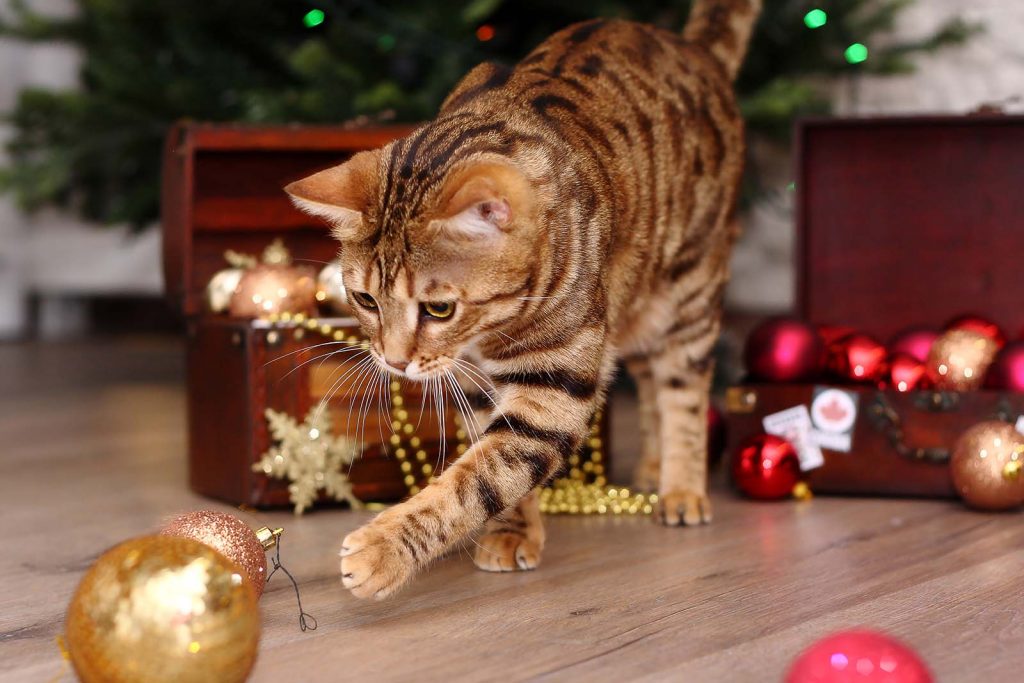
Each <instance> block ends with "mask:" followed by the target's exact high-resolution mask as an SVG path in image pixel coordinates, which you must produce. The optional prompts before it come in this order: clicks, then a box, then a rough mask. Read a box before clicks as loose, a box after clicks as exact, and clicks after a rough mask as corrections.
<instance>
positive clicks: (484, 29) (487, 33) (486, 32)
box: [476, 24, 494, 43]
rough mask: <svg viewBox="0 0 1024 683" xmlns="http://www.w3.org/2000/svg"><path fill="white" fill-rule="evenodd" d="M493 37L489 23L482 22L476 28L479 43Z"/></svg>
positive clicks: (492, 28) (492, 29) (492, 30)
mask: <svg viewBox="0 0 1024 683" xmlns="http://www.w3.org/2000/svg"><path fill="white" fill-rule="evenodd" d="M493 37H494V27H493V26H491V25H490V24H484V25H483V26H481V27H480V28H478V29H477V30H476V38H477V40H479V41H480V42H481V43H486V42H487V41H488V40H490V39H491V38H493Z"/></svg>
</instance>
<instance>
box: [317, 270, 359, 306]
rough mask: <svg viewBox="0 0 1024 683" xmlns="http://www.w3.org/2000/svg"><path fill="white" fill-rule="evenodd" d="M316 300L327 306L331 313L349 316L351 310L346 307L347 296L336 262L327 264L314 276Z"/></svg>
mask: <svg viewBox="0 0 1024 683" xmlns="http://www.w3.org/2000/svg"><path fill="white" fill-rule="evenodd" d="M316 300H317V302H318V303H320V304H324V305H326V306H328V307H329V308H330V309H331V310H332V311H333V312H335V313H338V314H341V315H351V314H352V308H351V307H350V306H349V305H348V295H347V294H346V293H345V284H344V282H343V281H342V277H341V264H340V263H338V262H337V261H335V262H333V263H328V264H327V265H326V266H324V267H323V268H322V269H321V270H320V274H319V275H317V276H316Z"/></svg>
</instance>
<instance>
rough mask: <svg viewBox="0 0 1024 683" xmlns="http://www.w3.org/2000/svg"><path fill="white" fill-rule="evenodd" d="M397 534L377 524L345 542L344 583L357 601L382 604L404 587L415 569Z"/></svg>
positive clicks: (362, 529)
mask: <svg viewBox="0 0 1024 683" xmlns="http://www.w3.org/2000/svg"><path fill="white" fill-rule="evenodd" d="M399 546H400V543H399V541H398V540H397V538H396V537H395V536H394V534H393V533H391V532H388V531H387V530H385V529H381V528H379V526H378V525H375V524H373V523H370V524H367V525H366V526H364V527H361V528H359V529H356V530H355V531H353V532H352V533H350V534H349V535H348V536H346V537H345V540H343V541H342V542H341V583H342V585H343V586H345V588H347V589H349V590H350V591H352V595H354V596H356V597H357V598H374V599H375V600H381V599H383V598H386V597H388V596H389V595H391V594H392V593H394V592H395V591H396V590H398V589H399V588H401V587H402V584H404V583H405V582H406V581H408V580H409V577H411V576H412V573H413V569H414V568H413V566H412V564H411V563H410V562H409V559H408V558H407V557H406V556H405V555H404V554H403V553H402V551H401V549H400V547H399Z"/></svg>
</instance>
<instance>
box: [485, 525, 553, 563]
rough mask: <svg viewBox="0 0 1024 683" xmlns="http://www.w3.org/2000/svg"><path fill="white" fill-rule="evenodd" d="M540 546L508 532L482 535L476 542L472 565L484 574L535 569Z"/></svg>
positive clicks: (519, 535) (538, 560)
mask: <svg viewBox="0 0 1024 683" xmlns="http://www.w3.org/2000/svg"><path fill="white" fill-rule="evenodd" d="M540 550H541V549H540V546H539V545H538V544H537V543H536V542H535V541H531V540H530V539H528V538H526V537H525V536H523V535H521V534H517V533H513V532H508V531H494V532H491V533H487V534H484V535H483V536H481V537H480V539H479V540H478V541H477V546H476V552H475V553H474V555H473V563H474V564H475V565H476V566H477V567H479V568H480V569H483V570H484V571H486V572H514V571H516V570H517V569H522V570H526V569H536V568H537V565H539V564H540Z"/></svg>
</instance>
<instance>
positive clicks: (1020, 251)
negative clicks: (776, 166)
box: [796, 114, 1024, 340]
mask: <svg viewBox="0 0 1024 683" xmlns="http://www.w3.org/2000/svg"><path fill="white" fill-rule="evenodd" d="M797 137H798V148H797V149H798V154H797V169H796V186H797V240H798V257H797V260H798V271H797V272H798V276H797V283H798V284H797V288H798V294H797V299H798V305H799V309H800V313H801V314H802V315H803V316H804V317H806V318H807V319H809V320H811V321H813V322H815V323H819V324H832V325H845V326H851V327H854V328H857V329H861V330H864V331H867V332H870V333H872V334H874V335H876V336H878V337H880V338H881V339H883V340H884V339H886V338H888V337H889V336H890V335H892V334H894V333H896V332H897V331H899V330H901V329H903V328H905V327H908V326H911V325H929V326H940V325H942V324H943V323H945V322H946V321H947V320H949V319H950V318H952V317H953V316H955V315H957V314H960V313H975V314H978V315H983V316H985V317H987V318H990V319H991V320H994V321H995V322H997V323H999V324H1000V325H1001V326H1003V328H1004V329H1005V330H1006V331H1007V332H1008V333H1009V334H1011V335H1016V334H1017V333H1018V332H1019V331H1020V330H1021V328H1022V327H1024V305H1022V301H1024V117H1021V116H1003V115H998V114H996V115H978V116H958V117H908V118H874V119H829V120H813V121H804V122H801V123H800V124H798V126H797Z"/></svg>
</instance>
